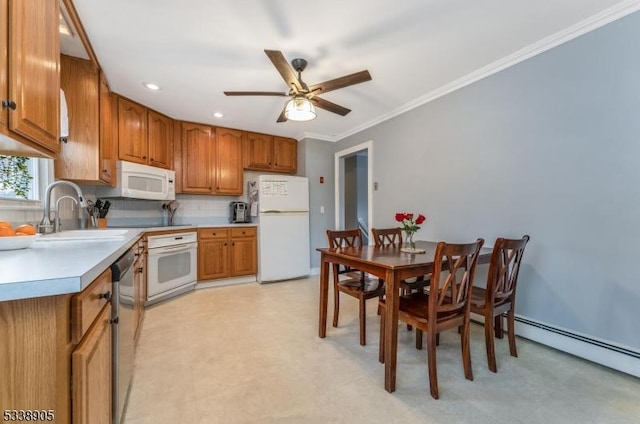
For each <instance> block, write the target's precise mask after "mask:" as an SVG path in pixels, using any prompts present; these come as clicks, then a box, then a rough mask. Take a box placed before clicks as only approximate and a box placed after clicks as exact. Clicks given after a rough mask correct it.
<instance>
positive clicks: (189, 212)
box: [0, 171, 260, 229]
mask: <svg viewBox="0 0 640 424" xmlns="http://www.w3.org/2000/svg"><path fill="white" fill-rule="evenodd" d="M259 174H260V173H258V172H253V171H247V172H245V175H244V177H245V178H244V180H245V183H246V181H248V180H251V179H255V178H256V177H257V175H259ZM80 188H81V189H82V194H83V195H84V196H85V198H86V199H87V200H92V201H94V202H95V200H96V186H93V185H82V184H80ZM245 191H246V190H245ZM63 196H71V197H73V198H76V193H75V191H74V190H73V189H72V188H70V187H68V186H64V185H60V186H57V187H56V188H55V189H54V190H53V192H52V199H51V209H52V210H56V207H57V206H59V207H60V217H61V221H62V228H63V229H74V228H82V227H83V226H86V222H87V214H86V213H85V212H80V210H79V208H78V205H77V204H75V203H74V202H73V201H72V200H71V199H62V200H60V202H58V200H59V199H61V198H62V197H63ZM103 200H105V199H103ZM109 201H110V202H111V207H110V208H109V213H108V215H107V225H108V226H125V225H155V224H164V223H165V221H166V220H167V212H166V211H165V210H163V209H162V204H163V203H166V202H165V201H156V200H137V199H109ZM176 201H177V202H178V203H179V204H180V207H179V209H178V210H177V211H176V213H175V216H174V224H194V225H201V224H225V223H228V222H229V202H232V201H247V197H246V195H242V196H206V195H190V194H177V195H176ZM43 204H44V201H42V202H41V201H21V200H6V201H5V200H2V201H0V220H5V221H9V222H11V223H12V224H16V225H17V224H23V223H31V224H34V225H35V224H38V223H39V222H40V220H41V219H42V215H43ZM52 216H53V214H52Z"/></svg>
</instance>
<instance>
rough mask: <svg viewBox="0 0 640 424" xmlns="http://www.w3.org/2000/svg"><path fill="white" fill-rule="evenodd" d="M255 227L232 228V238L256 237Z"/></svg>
mask: <svg viewBox="0 0 640 424" xmlns="http://www.w3.org/2000/svg"><path fill="white" fill-rule="evenodd" d="M255 236H256V228H255V227H242V228H231V238H241V237H255Z"/></svg>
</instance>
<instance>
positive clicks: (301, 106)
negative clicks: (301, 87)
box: [284, 96, 316, 121]
mask: <svg viewBox="0 0 640 424" xmlns="http://www.w3.org/2000/svg"><path fill="white" fill-rule="evenodd" d="M284 116H285V117H286V118H287V119H288V120H289V121H311V120H312V119H316V108H315V107H314V106H313V103H311V102H310V101H309V99H307V98H306V97H302V96H299V97H294V98H293V99H291V100H289V101H288V102H287V105H286V106H285V108H284Z"/></svg>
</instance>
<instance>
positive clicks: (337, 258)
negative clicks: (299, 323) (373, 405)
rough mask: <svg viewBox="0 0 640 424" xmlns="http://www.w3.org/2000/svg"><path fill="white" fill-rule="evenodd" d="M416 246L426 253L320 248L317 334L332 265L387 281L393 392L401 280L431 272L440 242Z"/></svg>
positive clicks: (482, 259) (483, 256) (323, 326)
mask: <svg viewBox="0 0 640 424" xmlns="http://www.w3.org/2000/svg"><path fill="white" fill-rule="evenodd" d="M415 244H416V248H417V249H423V250H424V253H406V252H403V251H402V250H401V249H402V247H403V246H402V245H400V244H389V245H385V246H374V245H367V246H348V247H338V248H317V249H316V250H317V251H319V252H320V302H319V304H320V312H319V323H318V336H319V337H320V338H325V337H326V335H327V304H328V298H329V264H339V265H344V266H349V267H352V268H356V269H358V270H360V271H363V272H366V273H369V274H371V275H374V276H376V277H379V278H382V279H383V280H384V283H385V296H386V300H385V302H386V305H387V307H386V308H384V311H385V313H386V315H385V328H384V341H385V345H384V387H385V389H386V390H387V391H388V392H389V393H392V392H394V391H395V389H396V364H397V353H398V351H397V346H398V306H399V304H400V282H401V281H402V280H406V279H408V278H411V277H418V276H421V275H427V274H431V273H432V271H433V261H434V254H435V251H436V246H437V245H438V242H433V241H416V242H415ZM491 251H492V249H491V248H482V249H481V250H480V254H479V255H478V262H477V263H478V264H485V263H489V261H490V259H491Z"/></svg>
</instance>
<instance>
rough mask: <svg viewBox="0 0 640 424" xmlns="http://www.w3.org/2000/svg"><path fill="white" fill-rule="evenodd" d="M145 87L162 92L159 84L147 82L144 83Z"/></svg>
mask: <svg viewBox="0 0 640 424" xmlns="http://www.w3.org/2000/svg"><path fill="white" fill-rule="evenodd" d="M143 84H144V86H145V87H147V88H148V89H149V90H153V91H158V90H160V86H159V85H158V84H154V83H152V82H145V83H143Z"/></svg>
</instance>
